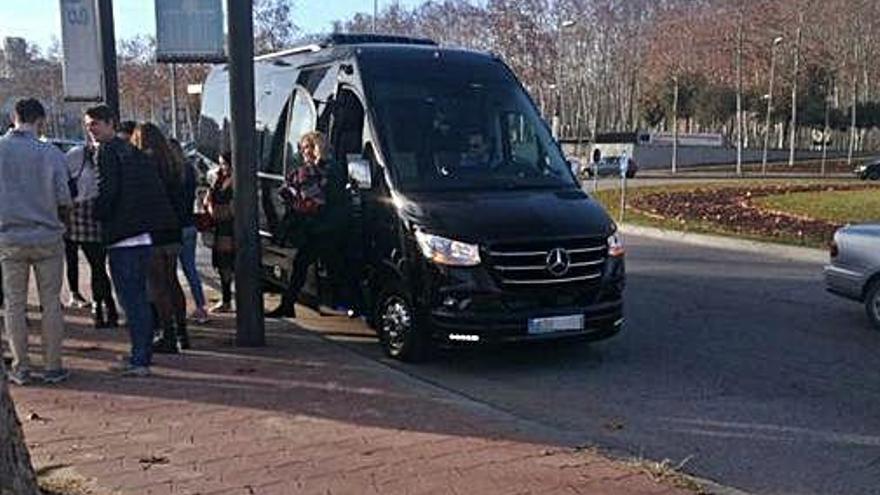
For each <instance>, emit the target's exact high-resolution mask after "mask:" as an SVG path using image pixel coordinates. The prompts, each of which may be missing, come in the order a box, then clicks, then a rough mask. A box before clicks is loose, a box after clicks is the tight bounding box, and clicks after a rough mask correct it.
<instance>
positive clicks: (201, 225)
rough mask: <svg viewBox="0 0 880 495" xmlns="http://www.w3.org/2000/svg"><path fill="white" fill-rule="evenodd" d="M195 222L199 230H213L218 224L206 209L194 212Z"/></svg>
mask: <svg viewBox="0 0 880 495" xmlns="http://www.w3.org/2000/svg"><path fill="white" fill-rule="evenodd" d="M193 224H194V225H195V227H196V230H197V231H199V232H211V231H213V230H214V227H216V225H217V224H216V223H215V222H214V218H212V217H211V215H210V214H208V212H206V211H202V212H198V213H194V214H193Z"/></svg>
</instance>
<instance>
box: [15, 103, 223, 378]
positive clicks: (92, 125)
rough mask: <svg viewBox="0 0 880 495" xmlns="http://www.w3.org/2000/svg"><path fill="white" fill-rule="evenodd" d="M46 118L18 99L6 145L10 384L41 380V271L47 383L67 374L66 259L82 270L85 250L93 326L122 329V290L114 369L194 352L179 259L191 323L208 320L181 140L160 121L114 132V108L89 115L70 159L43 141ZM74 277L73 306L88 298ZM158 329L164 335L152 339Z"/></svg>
mask: <svg viewBox="0 0 880 495" xmlns="http://www.w3.org/2000/svg"><path fill="white" fill-rule="evenodd" d="M45 115H46V114H45V109H44V108H43V106H42V104H40V102H39V101H37V100H35V99H23V100H20V101H18V102H17V103H16V104H15V109H14V113H13V127H12V128H11V129H10V130H9V131H8V132H7V133H6V135H4V136H3V137H0V205H2V206H0V265H2V267H3V276H2V278H3V282H4V284H3V285H4V290H3V292H4V293H5V296H6V301H5V303H6V307H5V322H6V332H7V334H8V339H9V341H10V347H11V351H12V357H13V361H12V368H11V369H10V370H9V373H8V376H9V378H10V380H11V381H12V382H13V383H17V384H22V385H23V384H26V383H28V382H30V381H31V380H32V379H33V377H32V374H31V369H30V361H29V359H28V353H27V321H26V313H27V292H28V278H29V274H30V271H31V269H32V268H33V270H34V272H35V273H36V277H37V287H38V290H39V292H40V305H41V308H42V312H43V321H42V326H43V350H44V357H45V372H44V373H43V375H42V378H43V380H44V381H45V382H49V383H54V382H58V381H62V380H64V379H65V378H67V376H68V373H67V371H66V370H65V369H64V368H63V366H62V361H61V352H60V347H61V342H62V340H63V333H64V323H63V317H62V313H61V303H60V289H61V281H62V269H63V260H64V258H65V254H66V257H67V259H68V271H69V272H70V271H71V270H78V250H80V249H81V250H82V251H83V253H84V254H85V257H86V260H87V261H88V264H89V268H90V271H91V282H92V283H91V286H92V297H93V302H92V317H93V322H94V325H95V327H96V328H112V327H117V326H118V325H119V312H118V310H117V307H116V301H115V300H114V296H113V292H114V291H113V288H114V287H115V292H116V295H117V297H118V298H119V303H120V304H121V306H122V308H123V310H124V312H125V318H126V325H127V327H128V330H129V336H130V340H131V353H130V356H129V357H128V358H127V359H126V360H125V361H124V362H122V363H120V364H119V365H118V366H114V367H113V369H114V370H115V371H118V372H119V373H121V374H122V375H125V376H147V375H149V374H150V365H151V363H152V354H153V352H166V353H176V352H178V351H179V349H181V348H183V349H186V348H188V347H189V346H190V340H189V333H188V331H187V315H186V300H185V296H184V293H183V289H182V287H181V285H180V283H179V281H178V277H177V263H178V260H180V261H181V265H182V266H183V268H184V273H185V274H186V276H187V279H188V281H189V285H190V288H191V292H192V294H193V298H194V300H195V306H196V309H195V312H194V313H193V315H192V316H193V317H194V318H195V319H196V320H198V321H205V319H206V317H207V313H206V311H205V296H204V292H203V289H202V285H201V280H200V279H199V275H198V271H197V270H196V266H195V249H196V244H195V239H196V229H195V226H194V218H193V203H194V201H195V190H196V172H195V170H193V167H192V165H191V164H188V163H187V162H186V160H185V157H184V153H183V150H182V149H181V147H180V145H179V143H177V142H176V141H174V140H169V139H167V138H166V137H165V136H164V135H163V133H162V132H161V130H160V129H159V128H158V127H156V126H155V125H154V124H151V123H128V124H126V125H117V120H116V116H115V115H114V113H113V111H112V110H111V109H110V108H109V107H108V106H106V105H98V106H95V107H92V108H89V109H88V110H86V112H85V115H84V125H85V128H86V131H87V134H88V142H87V144H86V145H85V146H82V147H76V148H73V149H72V150H70V151H69V152H68V155H67V157H65V156H64V155H63V154H62V153H61V152H60V151H59V150H58V149H57V148H56V147H55V146H53V145H52V144H48V143H45V142H42V141H41V140H40V139H38V136H39V131H40V128H41V126H42V124H43V123H44V121H45ZM108 260H109V268H110V270H109V274H108V272H107V262H108ZM70 278H71V277H68V279H69V280H68V282H69V284H70V285H71V287H69V289H70V292H71V295H72V297H71V300H72V302H76V300H75V296H76V295H79V291H78V287H77V286H76V284H75V283H71V280H70ZM111 280H112V282H111ZM80 299H83V298H82V297H81V296H80ZM156 328H160V329H161V338H159V339H155V340H154V329H156Z"/></svg>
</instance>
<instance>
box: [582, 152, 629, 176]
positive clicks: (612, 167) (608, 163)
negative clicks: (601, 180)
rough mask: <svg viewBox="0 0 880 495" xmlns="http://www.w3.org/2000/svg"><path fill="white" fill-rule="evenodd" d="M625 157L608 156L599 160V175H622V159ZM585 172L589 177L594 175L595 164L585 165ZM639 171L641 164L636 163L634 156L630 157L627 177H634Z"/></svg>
mask: <svg viewBox="0 0 880 495" xmlns="http://www.w3.org/2000/svg"><path fill="white" fill-rule="evenodd" d="M622 159H623V157H622V156H606V157H603V158H602V159H600V160H599V165H598V169H599V177H617V176H619V175H620V161H621V160H622ZM582 170H583V173H585V174H586V176H587V177H592V176H593V164H592V163H590V164H587V165H586V166H584V167H583V169H582ZM638 171H639V166H638V164H636V161H635V160H633V159H632V158H630V159H629V165H628V166H627V169H626V177H627V178H628V179H632V178H633V177H635V176H636V172H638Z"/></svg>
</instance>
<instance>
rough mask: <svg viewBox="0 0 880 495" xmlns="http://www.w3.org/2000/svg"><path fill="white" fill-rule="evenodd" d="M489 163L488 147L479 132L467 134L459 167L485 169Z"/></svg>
mask: <svg viewBox="0 0 880 495" xmlns="http://www.w3.org/2000/svg"><path fill="white" fill-rule="evenodd" d="M488 163H489V146H488V144H487V143H486V139H485V138H484V137H483V134H482V133H480V132H471V133H469V134H468V139H467V148H466V149H465V152H464V153H462V157H461V167H462V168H465V169H467V168H475V167H485V166H486V165H487V164H488Z"/></svg>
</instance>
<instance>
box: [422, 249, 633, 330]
mask: <svg viewBox="0 0 880 495" xmlns="http://www.w3.org/2000/svg"><path fill="white" fill-rule="evenodd" d="M603 272H604V273H603V276H602V277H601V279H598V280H595V281H592V282H590V283H571V284H560V285H558V286H548V287H541V288H534V289H530V290H511V289H507V288H504V287H502V286H501V285H500V284H499V283H498V280H497V279H496V278H495V277H493V276H492V275H491V274H490V273H489V271H488V270H485V269H483V268H481V267H476V268H471V269H436V268H434V269H429V271H428V274H427V275H428V277H429V279H430V280H429V281H428V283H427V284H426V285H425V286H424V287H431V288H433V290H430V289H429V293H423V295H424V297H423V298H422V303H423V304H422V307H423V308H427V311H426V313H423V314H424V315H425V316H426V318H427V320H428V321H427V323H428V327H429V328H430V333H431V337H432V340H433V341H434V342H435V343H437V344H439V345H462V344H464V345H473V344H479V343H503V342H517V341H541V340H555V339H566V338H575V339H579V340H601V339H605V338H608V337H611V336H613V335H615V334H616V333H618V332H619V331H620V330H621V329H622V328H623V322H624V317H623V291H624V286H625V272H624V263H623V260H622V259H614V260H609V261H608V262H606V264H605V267H604V269H603ZM557 322H563V323H564V324H562V325H560V326H559V327H558V328H556V325H555V324H556V323H557ZM573 322H574V324H572V323H573ZM548 324H549V325H548Z"/></svg>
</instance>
